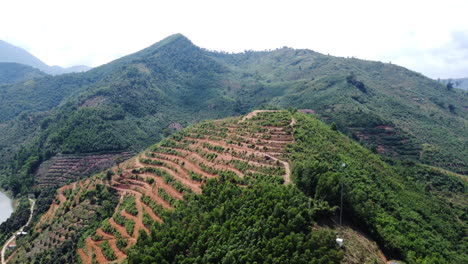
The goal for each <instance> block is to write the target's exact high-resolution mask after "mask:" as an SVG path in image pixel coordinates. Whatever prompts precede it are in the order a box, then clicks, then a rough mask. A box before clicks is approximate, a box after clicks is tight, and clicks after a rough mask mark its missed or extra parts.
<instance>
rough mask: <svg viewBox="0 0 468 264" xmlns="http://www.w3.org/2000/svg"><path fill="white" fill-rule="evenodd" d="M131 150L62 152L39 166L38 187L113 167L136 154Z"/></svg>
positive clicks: (75, 179) (54, 184)
mask: <svg viewBox="0 0 468 264" xmlns="http://www.w3.org/2000/svg"><path fill="white" fill-rule="evenodd" d="M134 155H135V153H134V152H131V151H124V152H109V153H86V154H78V155H76V154H60V155H57V156H55V157H53V158H51V159H50V160H48V161H46V162H44V163H42V164H41V166H39V169H38V171H37V173H36V178H35V180H36V187H39V188H43V187H44V186H62V185H64V184H67V183H69V182H72V181H77V180H79V179H81V178H83V176H86V175H90V174H92V173H96V172H99V171H101V170H103V169H106V168H109V167H112V166H113V165H115V163H116V162H118V161H119V160H122V161H123V160H127V159H129V158H131V157H132V156H134Z"/></svg>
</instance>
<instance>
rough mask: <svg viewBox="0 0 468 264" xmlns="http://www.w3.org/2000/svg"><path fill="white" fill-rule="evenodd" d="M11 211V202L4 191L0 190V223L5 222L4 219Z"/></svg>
mask: <svg viewBox="0 0 468 264" xmlns="http://www.w3.org/2000/svg"><path fill="white" fill-rule="evenodd" d="M11 213H13V204H12V202H11V200H10V198H8V196H6V195H5V194H4V193H2V192H0V223H3V222H5V220H7V219H8V217H10V215H11Z"/></svg>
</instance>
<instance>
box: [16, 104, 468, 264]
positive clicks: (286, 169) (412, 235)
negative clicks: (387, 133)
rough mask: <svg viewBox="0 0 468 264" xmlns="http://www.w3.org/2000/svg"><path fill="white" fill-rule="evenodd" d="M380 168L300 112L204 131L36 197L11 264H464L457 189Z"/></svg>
mask: <svg viewBox="0 0 468 264" xmlns="http://www.w3.org/2000/svg"><path fill="white" fill-rule="evenodd" d="M385 160H386V161H384V160H382V159H381V157H380V156H378V155H376V154H374V153H372V152H371V151H369V150H367V149H365V148H363V147H362V146H360V145H359V144H358V143H356V142H354V141H353V140H352V139H350V138H348V137H346V136H345V135H343V134H342V133H340V132H339V131H337V130H336V126H328V125H326V124H325V123H323V122H321V121H319V120H318V119H317V117H315V116H314V115H313V114H312V115H311V114H303V113H301V111H295V110H291V111H265V110H263V111H255V112H252V113H250V114H248V115H246V116H243V117H233V118H228V119H222V120H214V121H204V122H201V123H200V124H197V125H193V126H190V127H188V128H185V129H182V130H180V131H178V132H176V133H174V134H173V135H171V136H169V137H168V138H166V139H164V140H162V141H161V142H160V143H158V144H156V145H153V146H151V147H149V148H147V149H146V150H145V151H143V152H141V153H140V154H139V155H137V156H135V157H134V158H131V159H129V160H127V161H124V162H118V164H117V165H116V166H114V167H113V168H111V169H109V170H107V171H103V172H101V173H98V174H96V175H94V176H92V177H89V178H87V179H83V180H80V181H77V182H72V183H70V184H67V185H64V186H63V187H61V188H59V189H58V190H57V191H56V192H55V191H54V190H52V191H50V192H45V191H43V192H42V193H41V195H39V196H38V199H37V201H36V204H37V206H36V211H35V213H34V217H33V219H34V220H33V224H32V225H31V226H30V227H29V228H28V230H27V231H28V232H27V234H26V235H24V236H23V237H22V238H21V239H18V240H17V249H16V250H15V252H14V254H12V258H11V261H12V263H25V262H37V263H113V262H115V261H116V262H117V263H121V262H122V261H124V263H125V261H128V263H233V262H236V261H237V262H240V263H253V262H258V263H260V262H269V263H270V262H271V263H273V262H278V263H356V264H357V263H386V258H385V256H386V257H387V258H389V259H390V258H391V259H393V258H396V259H401V260H404V261H406V262H407V263H465V262H466V261H467V258H468V256H467V253H466V252H467V250H466V247H467V244H466V243H464V242H466V237H465V233H464V230H465V229H466V223H467V221H466V220H467V219H466V214H465V213H464V208H466V194H465V189H466V179H465V178H460V176H461V175H451V174H447V173H445V172H441V171H439V170H436V169H433V168H431V167H428V166H426V165H421V164H416V163H410V162H401V161H399V160H397V159H394V158H385ZM343 162H344V163H345V164H346V167H342V166H341V163H343ZM462 177H463V176H462ZM341 179H343V183H344V184H343V186H344V189H343V190H344V195H343V197H344V202H343V205H344V206H343V209H344V212H345V214H344V215H343V220H344V222H343V225H342V226H340V225H339V224H337V221H339V220H338V219H339V211H338V210H337V206H339V204H340V186H341ZM26 210H28V209H26ZM366 234H367V235H366ZM337 235H338V236H340V237H344V247H343V248H339V247H338V246H337V244H336V242H335V239H336V236H337ZM369 237H371V238H372V239H373V240H372V239H369ZM375 243H377V244H378V246H379V248H380V249H382V250H383V252H384V254H385V256H383V254H382V252H381V251H380V250H379V248H376V246H375ZM125 259H127V260H125Z"/></svg>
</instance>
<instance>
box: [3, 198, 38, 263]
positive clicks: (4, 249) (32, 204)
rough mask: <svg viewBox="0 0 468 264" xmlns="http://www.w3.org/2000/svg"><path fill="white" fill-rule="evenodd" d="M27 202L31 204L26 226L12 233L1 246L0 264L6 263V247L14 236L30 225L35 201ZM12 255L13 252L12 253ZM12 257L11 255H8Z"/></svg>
mask: <svg viewBox="0 0 468 264" xmlns="http://www.w3.org/2000/svg"><path fill="white" fill-rule="evenodd" d="M29 202H30V203H31V207H30V213H29V218H28V221H27V222H26V224H25V225H24V226H22V227H21V228H20V229H19V230H18V231H16V232H14V233H13V235H12V236H11V237H10V238H9V239H8V240H7V242H5V244H4V245H3V247H2V252H1V260H2V264H6V263H7V261H5V251H6V249H7V248H8V245H9V244H10V243H11V242H12V241H13V240H14V239H15V238H16V234H17V233H21V232H23V230H24V228H25V227H27V226H28V225H29V224H30V223H31V220H32V215H33V212H34V205H35V203H36V201H35V200H33V199H31V198H29ZM13 253H14V252H13ZM10 256H12V255H10Z"/></svg>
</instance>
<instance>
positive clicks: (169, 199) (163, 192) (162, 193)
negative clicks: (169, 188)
mask: <svg viewBox="0 0 468 264" xmlns="http://www.w3.org/2000/svg"><path fill="white" fill-rule="evenodd" d="M158 195H159V196H160V197H161V198H163V199H164V200H166V202H168V203H169V204H170V205H172V206H174V204H175V199H174V197H172V196H170V195H169V194H168V193H167V192H166V190H164V189H163V188H158Z"/></svg>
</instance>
